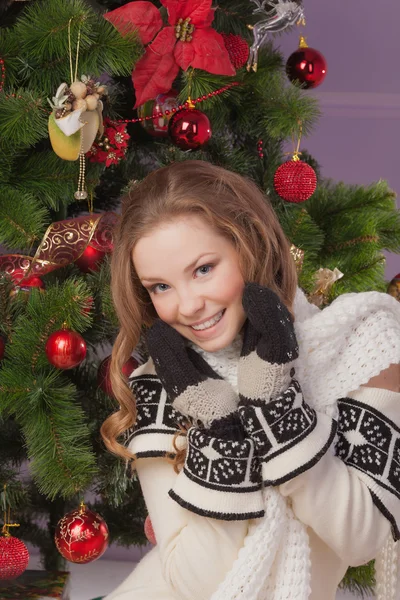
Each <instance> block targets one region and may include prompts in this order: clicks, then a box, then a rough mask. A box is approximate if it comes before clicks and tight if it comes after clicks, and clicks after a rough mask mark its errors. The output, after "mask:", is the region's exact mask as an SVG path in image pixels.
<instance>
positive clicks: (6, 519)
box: [1, 483, 20, 537]
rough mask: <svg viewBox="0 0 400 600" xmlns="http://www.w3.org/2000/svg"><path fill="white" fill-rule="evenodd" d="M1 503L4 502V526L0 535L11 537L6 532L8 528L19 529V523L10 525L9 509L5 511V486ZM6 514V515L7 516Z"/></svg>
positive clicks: (5, 486) (5, 485)
mask: <svg viewBox="0 0 400 600" xmlns="http://www.w3.org/2000/svg"><path fill="white" fill-rule="evenodd" d="M3 502H4V524H3V527H2V529H1V533H2V534H3V535H4V536H5V537H11V534H10V532H9V531H8V529H9V528H10V527H20V524H19V523H11V508H10V507H8V511H7V484H6V483H5V484H4V490H3ZM7 512H8V514H7Z"/></svg>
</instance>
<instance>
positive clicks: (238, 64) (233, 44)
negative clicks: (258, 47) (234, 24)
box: [221, 33, 250, 69]
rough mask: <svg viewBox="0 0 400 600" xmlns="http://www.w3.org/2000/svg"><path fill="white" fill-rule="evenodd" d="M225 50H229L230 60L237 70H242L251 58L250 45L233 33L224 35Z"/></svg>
mask: <svg viewBox="0 0 400 600" xmlns="http://www.w3.org/2000/svg"><path fill="white" fill-rule="evenodd" d="M221 35H222V37H223V38H224V44H225V48H226V49H227V50H228V54H229V58H230V59H231V63H232V64H233V66H234V67H235V69H241V68H242V67H244V65H245V64H246V63H247V60H248V58H249V51H250V50H249V45H248V43H247V42H246V40H244V39H243V38H242V36H240V35H234V34H233V33H222V34H221Z"/></svg>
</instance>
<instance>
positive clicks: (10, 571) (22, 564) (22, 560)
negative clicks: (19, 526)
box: [0, 535, 29, 580]
mask: <svg viewBox="0 0 400 600" xmlns="http://www.w3.org/2000/svg"><path fill="white" fill-rule="evenodd" d="M28 562H29V552H28V548H27V547H26V546H25V544H24V542H22V541H21V540H19V539H18V538H15V537H13V536H12V535H6V536H5V537H0V579H4V580H6V579H15V578H16V577H19V576H20V575H22V573H23V572H24V571H25V569H26V568H27V566H28Z"/></svg>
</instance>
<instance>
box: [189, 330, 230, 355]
mask: <svg viewBox="0 0 400 600" xmlns="http://www.w3.org/2000/svg"><path fill="white" fill-rule="evenodd" d="M238 333H239V331H238V332H233V333H231V334H230V335H229V334H228V335H221V336H218V337H217V338H215V339H212V340H204V341H203V340H192V341H193V342H194V343H195V344H196V346H198V347H199V348H201V349H202V350H205V352H218V350H223V349H224V348H227V347H228V346H230V345H231V344H232V342H233V340H234V339H235V338H236V336H237V334H238Z"/></svg>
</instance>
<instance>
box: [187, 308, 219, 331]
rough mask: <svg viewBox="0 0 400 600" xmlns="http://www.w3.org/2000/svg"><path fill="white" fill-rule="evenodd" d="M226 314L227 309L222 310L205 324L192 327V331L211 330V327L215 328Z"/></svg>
mask: <svg viewBox="0 0 400 600" xmlns="http://www.w3.org/2000/svg"><path fill="white" fill-rule="evenodd" d="M224 313H225V309H224V310H221V311H220V312H219V313H218V314H216V315H215V317H213V318H212V319H209V320H208V321H205V322H204V323H201V324H200V325H190V327H191V329H194V330H195V331H204V329H210V328H211V327H214V325H216V324H217V323H218V322H219V321H220V320H221V319H222V317H223V316H224Z"/></svg>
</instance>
